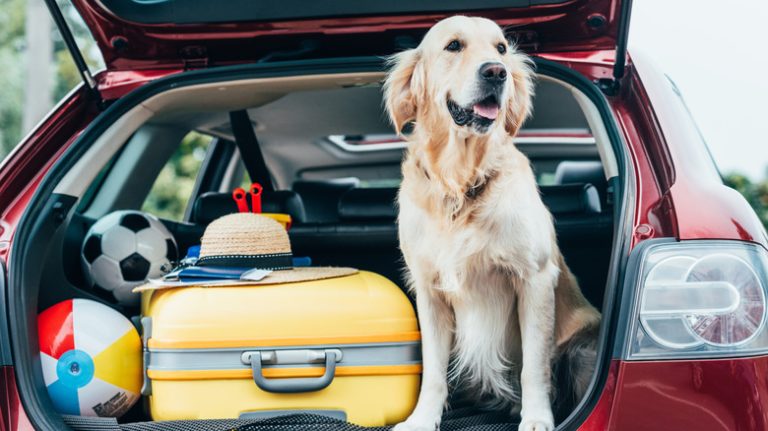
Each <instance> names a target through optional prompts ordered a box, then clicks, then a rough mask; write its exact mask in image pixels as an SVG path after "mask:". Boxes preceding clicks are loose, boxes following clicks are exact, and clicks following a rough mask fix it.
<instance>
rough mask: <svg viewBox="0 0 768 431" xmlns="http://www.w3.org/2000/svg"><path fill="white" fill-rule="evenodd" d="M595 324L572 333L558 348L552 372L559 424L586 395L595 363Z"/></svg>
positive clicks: (554, 404) (556, 419) (556, 415)
mask: <svg viewBox="0 0 768 431" xmlns="http://www.w3.org/2000/svg"><path fill="white" fill-rule="evenodd" d="M599 331H600V325H599V323H594V324H591V325H589V326H587V327H585V328H583V329H581V330H580V331H579V332H577V333H576V334H574V335H573V337H571V339H570V340H568V342H567V343H565V344H564V345H562V346H560V348H559V349H558V350H559V352H558V356H557V361H556V362H555V367H554V370H553V373H552V378H553V380H554V381H553V385H552V387H553V388H556V389H555V391H556V393H555V397H554V402H553V406H552V407H553V409H552V410H553V413H554V415H555V422H556V423H560V422H562V421H563V420H564V419H565V418H566V417H568V415H569V414H571V412H573V410H574V409H575V408H576V405H577V404H578V403H579V401H581V399H582V397H584V394H586V392H587V389H588V387H589V383H590V381H591V380H592V375H593V374H594V372H595V365H596V362H597V339H598V333H599Z"/></svg>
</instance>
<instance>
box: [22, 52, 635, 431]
mask: <svg viewBox="0 0 768 431" xmlns="http://www.w3.org/2000/svg"><path fill="white" fill-rule="evenodd" d="M534 62H535V64H536V67H537V69H538V72H539V73H542V74H544V75H547V76H550V77H553V78H556V79H560V80H562V81H564V82H568V83H569V84H571V85H573V86H574V87H575V88H576V89H578V90H579V91H581V92H583V93H584V94H585V95H586V96H587V97H588V98H589V99H590V100H592V102H593V103H595V105H596V107H597V109H598V111H599V113H600V115H601V118H602V120H603V123H604V124H605V127H606V131H607V133H608V136H609V139H610V140H611V144H612V146H613V149H614V152H615V154H616V156H617V162H618V170H619V177H618V178H616V179H614V180H613V181H614V182H617V183H618V184H615V186H616V187H615V190H617V197H616V199H617V200H616V201H617V202H621V203H622V205H616V211H617V215H618V216H617V217H616V218H615V219H616V220H618V221H619V222H618V223H617V227H618V230H617V231H616V233H615V235H614V242H615V244H616V246H615V247H614V250H613V255H612V258H611V270H610V274H609V278H608V284H607V286H608V291H607V294H606V300H605V303H604V304H605V305H604V307H603V316H604V318H603V323H602V326H601V340H600V344H601V345H600V348H601V350H600V353H601V354H600V355H599V356H598V364H597V369H598V373H596V376H595V377H594V378H593V382H592V384H591V386H590V389H589V394H588V395H587V396H586V397H585V399H584V400H582V402H581V403H580V404H579V406H578V408H577V409H576V410H575V411H574V413H572V414H571V415H570V416H569V417H568V418H567V419H566V420H565V421H564V422H563V423H562V424H561V425H560V426H559V427H558V429H563V430H564V429H574V428H576V427H578V425H580V424H581V423H582V422H583V421H584V420H585V419H586V418H587V416H588V415H589V413H590V412H591V411H592V409H593V407H594V405H595V404H596V403H597V400H598V399H599V397H600V394H601V392H602V391H601V389H602V387H603V385H604V383H605V380H606V378H607V375H608V370H609V367H608V365H609V363H610V360H611V354H612V352H613V340H612V339H611V338H612V337H613V334H615V327H616V321H617V319H618V309H617V308H618V307H616V305H617V304H618V303H619V301H616V300H615V298H616V297H617V296H618V294H620V292H616V290H617V288H619V287H620V286H621V283H620V282H621V279H622V274H623V271H624V267H625V263H626V256H628V254H629V238H631V235H630V233H631V232H629V231H628V229H631V220H632V216H633V214H632V211H631V207H630V204H629V203H631V202H634V188H628V187H627V183H625V180H626V181H632V178H633V176H632V175H630V173H629V172H628V169H630V167H629V165H628V163H627V161H628V155H627V150H626V147H625V146H624V144H623V141H622V139H621V135H620V134H619V131H618V129H617V125H616V121H615V119H614V118H613V116H612V111H611V109H610V107H609V106H608V103H607V101H606V100H605V98H604V96H603V94H602V93H601V92H600V91H599V89H598V88H597V87H596V86H595V85H594V84H593V83H592V82H590V81H589V80H587V79H586V78H585V77H584V76H583V75H580V74H579V73H577V72H575V71H573V70H571V69H569V68H567V67H565V66H562V65H560V64H558V63H554V62H551V61H548V60H543V59H539V58H536V59H534ZM384 67H385V65H384V60H383V59H381V58H371V57H366V58H335V59H322V60H301V61H290V62H280V63H259V64H249V65H238V66H227V67H219V68H214V69H205V70H195V71H188V72H185V73H183V74H177V75H172V76H168V77H165V78H161V79H158V80H156V81H153V82H150V83H148V84H146V85H144V86H142V87H139V88H138V89H136V90H134V91H133V92H131V93H129V94H128V95H126V96H125V97H123V98H121V99H119V100H117V101H115V102H114V103H112V104H111V105H110V106H109V107H108V108H107V109H106V110H105V111H103V112H102V113H101V114H100V115H99V116H98V117H96V118H95V119H94V120H93V121H92V122H91V124H90V125H89V126H88V127H87V128H86V129H85V130H84V131H83V133H82V134H81V135H80V137H79V138H78V139H77V140H76V141H75V142H74V143H73V144H72V145H71V146H70V147H69V148H68V149H67V150H66V151H65V153H64V154H63V155H62V156H61V158H60V159H59V160H58V161H57V162H56V163H55V164H54V166H53V168H52V169H51V170H50V172H49V173H48V174H47V175H46V176H45V178H44V179H43V181H42V183H41V184H40V186H39V187H38V189H37V190H36V191H35V194H34V196H33V198H32V200H31V201H30V204H29V207H28V209H27V211H26V212H25V213H24V215H23V216H22V219H21V221H20V223H19V227H18V230H17V233H16V235H15V237H16V238H17V240H16V241H15V242H14V244H13V249H12V255H13V256H44V253H45V248H46V246H47V244H46V243H45V242H42V241H38V242H33V241H30V240H29V239H30V238H49V237H51V236H52V235H51V233H52V232H53V231H55V229H56V228H57V227H58V226H59V225H60V224H61V222H62V221H63V220H64V219H65V218H66V216H67V214H68V212H69V211H71V210H72V206H73V205H74V203H75V202H76V198H75V197H72V196H65V195H55V194H54V193H53V191H54V189H55V187H56V186H57V185H58V183H59V181H60V180H61V179H62V178H63V176H64V175H65V174H66V172H67V171H68V170H69V169H70V168H71V167H72V165H73V164H74V163H75V162H76V161H77V160H79V159H80V158H81V157H82V156H83V155H84V153H85V152H86V151H87V150H88V149H89V148H90V147H91V145H92V144H93V142H94V141H95V140H96V139H97V138H98V137H99V136H100V135H101V134H102V133H104V132H105V130H106V129H107V128H109V127H110V126H111V125H112V124H113V123H114V121H115V120H116V119H118V118H119V117H120V116H122V115H124V114H125V113H126V112H127V111H128V110H130V109H131V108H133V107H134V106H136V105H138V104H139V103H141V102H142V101H144V100H146V99H148V98H149V97H152V96H154V95H156V94H159V93H162V92H164V91H167V90H169V89H176V88H180V87H185V86H191V85H197V84H205V83H212V82H222V81H234V80H242V79H255V78H261V77H282V76H305V75H321V74H339V73H363V72H371V71H380V70H384ZM27 263H28V259H20V258H17V259H12V260H11V272H10V274H11V277H10V280H9V286H10V289H9V302H8V304H9V315H10V318H11V319H10V330H11V331H12V334H13V335H14V336H13V337H12V338H11V341H12V342H11V347H12V352H13V360H14V363H15V364H16V367H17V373H16V378H17V385H18V387H19V394H20V397H21V402H22V405H23V406H24V408H25V410H26V412H27V414H28V416H29V419H30V421H33V423H34V424H35V426H36V427H37V428H39V429H45V430H49V429H50V430H61V429H67V427H66V425H65V424H64V422H63V421H62V419H61V416H60V415H58V414H57V413H55V410H54V409H53V406H52V404H51V401H50V399H49V398H48V394H47V391H46V389H45V386H44V384H43V377H42V371H41V369H40V365H39V357H38V351H37V350H38V349H37V345H38V342H37V332H36V328H37V322H36V317H37V295H38V289H39V280H40V274H39V268H37V267H35V266H34V265H27ZM22 286H23V287H24V288H22ZM606 334H608V335H609V336H608V337H606V336H605V335H606Z"/></svg>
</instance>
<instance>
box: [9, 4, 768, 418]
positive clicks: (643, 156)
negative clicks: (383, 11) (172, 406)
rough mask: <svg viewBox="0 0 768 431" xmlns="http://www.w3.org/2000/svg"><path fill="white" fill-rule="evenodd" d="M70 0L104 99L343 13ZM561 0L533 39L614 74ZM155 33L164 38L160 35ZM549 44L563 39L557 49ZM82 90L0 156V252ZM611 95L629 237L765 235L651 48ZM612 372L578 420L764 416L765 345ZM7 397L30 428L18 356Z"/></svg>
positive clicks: (604, 39)
mask: <svg viewBox="0 0 768 431" xmlns="http://www.w3.org/2000/svg"><path fill="white" fill-rule="evenodd" d="M74 2H75V4H76V5H77V6H78V8H79V9H80V11H81V12H83V14H84V15H85V16H86V21H89V22H91V21H93V22H95V21H100V22H101V24H100V25H101V26H102V30H100V31H98V32H95V36H96V39H97V41H98V42H99V45H100V47H101V48H102V50H104V53H105V57H106V59H107V65H108V70H107V71H105V72H103V73H101V74H100V75H98V76H97V77H96V78H97V81H98V83H99V89H100V91H101V94H102V97H104V99H106V100H112V99H117V98H120V97H122V96H124V95H125V94H127V93H129V92H130V91H132V90H134V89H135V88H137V87H139V86H141V85H143V84H145V83H147V82H149V81H152V80H154V79H157V78H160V77H163V76H168V75H171V74H175V73H180V72H182V70H183V66H184V61H183V60H182V59H181V58H180V57H179V55H178V52H179V51H178V49H177V48H179V47H182V46H187V45H188V44H205V45H207V46H209V47H210V46H213V45H214V44H215V43H217V42H216V41H221V40H224V39H226V40H224V41H223V42H222V43H223V44H224V45H223V48H222V52H225V53H226V55H222V56H221V57H220V58H221V59H222V61H221V63H219V62H213V63H214V64H225V63H228V62H248V61H252V60H253V59H252V58H248V53H247V51H245V50H243V48H244V47H247V46H249V45H248V44H249V43H253V42H247V41H245V40H241V39H242V38H244V37H251V36H254V35H257V34H279V33H287V32H290V33H291V34H295V33H296V32H306V33H315V32H319V33H324V34H330V33H334V32H336V33H338V32H340V31H342V28H341V27H342V23H340V22H339V21H338V20H314V21H307V22H299V23H278V24H274V25H266V24H258V25H257V24H251V25H246V24H242V25H235V26H190V27H189V28H184V29H182V31H179V29H169V28H167V27H164V26H154V27H152V28H149V27H151V26H137V25H131V24H128V23H123V24H122V25H119V24H118V23H117V21H119V20H116V18H114V17H109V19H107V18H106V17H105V14H107V12H104V11H103V10H99V6H98V2H86V1H85V0H74ZM585 3H586V2H584V1H574V2H571V3H569V4H570V5H572V6H574V7H575V8H576V10H579V8H580V7H581V8H583V7H584V5H585ZM595 4H596V6H594V7H595V8H596V9H594V8H593V9H590V11H591V13H593V12H594V11H595V10H601V11H602V12H604V13H605V14H606V16H608V17H609V23H610V25H609V26H608V27H609V28H610V29H612V28H613V25H614V24H613V23H614V21H615V15H616V8H617V6H615V4H616V3H614V2H610V1H608V0H604V1H600V2H596V3H595ZM601 8H602V9H601ZM556 9H557V8H552V9H551V10H550V12H553V13H552V14H547V13H539V12H541V11H539V12H537V13H538V15H536V19H535V20H532V19H531V17H532V16H533V15H526V16H527V17H528V18H529V21H527V22H528V24H530V26H531V27H530V28H537V29H540V30H541V35H540V36H541V37H543V35H544V29H549V30H547V31H549V32H550V33H548V34H549V35H550V36H548V37H550V39H549V40H547V39H540V40H539V41H540V44H539V45H537V46H536V47H535V49H534V50H533V51H535V52H538V53H539V54H538V55H540V56H541V57H544V58H546V59H549V60H552V61H555V62H558V63H560V64H562V65H565V66H567V67H569V68H571V69H573V70H576V71H578V72H579V73H581V74H583V75H584V76H586V77H587V78H589V79H591V80H594V79H601V78H610V77H611V76H612V67H613V59H614V52H613V51H612V50H611V49H606V48H608V47H609V45H610V44H609V43H608V42H609V41H612V40H613V37H612V36H613V34H611V31H613V30H608V31H607V32H606V33H605V34H603V35H602V36H594V37H592V38H588V37H586V36H584V33H578V32H577V34H581V35H582V36H584V37H582V38H581V39H578V38H574V40H572V41H567V40H566V39H567V38H566V37H565V35H564V34H565V33H566V32H565V31H563V32H561V33H558V32H557V31H556V30H552V26H556V25H562V24H563V23H567V22H570V21H568V20H566V18H564V17H557V16H556V14H555V13H554V12H555V11H556ZM517 12H519V11H517ZM576 13H586V12H585V10H582V11H581V12H576ZM505 14H506V15H505ZM488 15H489V16H492V17H494V18H497V19H499V20H501V21H503V20H505V19H507V20H513V19H516V18H515V17H520V16H522V15H519V14H513V13H512V12H511V11H497V12H494V13H489V14H488ZM513 15H514V17H513ZM439 18H440V16H437V15H429V16H416V17H410V18H403V17H399V18H398V19H397V22H395V23H392V22H387V19H386V17H375V18H350V19H346V20H343V26H349V25H353V24H354V25H355V26H357V27H355V29H356V30H355V31H359V32H365V31H378V30H382V29H384V28H385V27H386V28H388V29H392V28H402V27H407V26H416V27H425V26H428V25H429V24H431V23H432V22H434V21H435V20H437V19H439ZM537 20H538V21H537ZM505 22H508V21H505ZM291 26H295V27H291ZM536 26H539V27H536ZM548 26H549V27H548ZM145 27H146V28H145ZM225 27H226V28H225ZM570 30H573V28H571V29H570ZM582 30H583V29H582ZM171 35H173V37H171ZM558 35H559V36H558ZM115 36H123V37H126V38H127V39H128V41H129V45H128V46H129V48H128V49H127V50H125V51H121V52H120V53H119V54H118V53H117V52H114V51H113V49H112V48H111V45H109V41H110V38H113V37H115ZM158 41H162V43H158ZM155 43H158V45H155V46H154V47H153V44H155ZM161 45H162V46H161ZM553 47H559V48H562V49H563V51H559V52H555V50H554V49H552V48H553ZM238 49H240V51H238ZM209 52H210V51H209ZM227 55H228V56H229V57H227ZM237 55H240V57H238V56H237ZM210 65H211V64H209V66H210ZM85 93H86V91H85V90H82V89H81V90H79V91H76V92H74V93H73V94H72V95H71V96H70V98H69V99H68V100H67V101H66V102H65V103H63V104H61V105H60V106H59V107H57V108H56V109H55V110H54V112H53V113H52V114H51V115H50V116H49V117H48V118H47V119H46V120H45V121H44V122H43V123H42V124H41V125H40V126H39V127H38V128H37V129H36V130H35V131H34V132H33V134H32V135H31V136H30V137H28V138H27V139H26V140H25V141H24V142H22V143H21V144H20V145H19V147H18V149H17V150H16V152H15V153H14V154H13V155H12V156H11V157H9V158H8V159H7V160H6V162H5V163H4V164H3V165H2V166H0V211H1V212H0V259H1V260H7V259H8V258H9V257H8V255H7V253H8V250H9V248H10V247H9V246H10V242H11V241H12V238H13V232H14V231H15V229H16V226H17V224H18V220H19V217H20V215H21V214H22V213H23V211H24V210H25V208H26V206H27V204H28V202H29V200H30V198H31V196H32V193H33V192H34V189H35V187H36V186H37V184H39V182H40V180H41V178H42V177H43V175H45V173H46V172H47V170H48V169H49V168H50V166H51V165H52V164H53V163H54V162H55V161H56V159H57V158H58V157H59V155H60V154H61V153H62V152H63V151H64V150H65V149H66V147H67V146H68V145H69V144H70V143H71V142H72V141H73V139H74V138H75V137H76V136H77V135H78V134H79V133H80V132H81V131H82V129H83V128H84V127H86V126H87V125H88V123H89V122H90V121H91V120H92V119H93V118H94V117H95V114H96V113H97V110H96V105H95V103H94V102H92V101H88V100H87V98H86V97H85ZM607 99H608V102H609V104H610V107H611V108H612V110H613V114H614V116H615V119H616V122H617V125H618V127H619V130H620V131H621V133H622V138H623V140H624V142H625V144H626V147H627V148H628V150H629V156H630V160H631V169H630V171H629V172H630V174H631V175H633V178H632V180H633V181H634V183H635V190H636V194H635V195H634V196H633V197H632V198H634V201H633V202H630V206H631V207H632V208H633V213H634V219H633V220H632V223H631V224H632V230H631V232H632V233H633V234H632V238H631V246H632V247H634V246H636V245H637V244H638V243H640V242H641V241H644V240H647V239H650V238H662V237H676V238H679V239H734V240H744V241H751V242H755V243H759V244H761V245H762V246H763V247H768V238H766V235H765V231H764V230H763V228H762V227H761V226H760V224H759V221H758V219H757V217H756V215H755V213H754V211H753V210H752V209H751V208H750V207H749V206H748V205H747V203H746V201H744V200H743V199H742V198H741V197H739V196H738V194H736V192H735V191H733V190H731V189H729V188H727V187H726V186H724V185H722V184H721V183H720V181H719V179H718V176H717V173H716V172H715V171H714V170H713V167H712V164H711V161H710V160H709V159H708V156H707V153H706V149H705V147H704V146H703V145H702V143H701V139H700V137H699V136H698V133H697V132H696V130H695V128H694V126H693V124H692V123H691V120H690V118H689V117H688V114H687V112H686V111H685V108H684V106H683V105H682V104H681V103H680V102H679V100H678V98H677V95H675V93H674V91H673V89H672V86H671V84H670V83H669V82H668V80H667V79H666V77H665V76H664V75H663V74H661V73H659V72H658V71H657V70H656V69H655V68H654V67H653V66H652V65H651V64H650V62H649V61H648V60H647V59H646V58H645V57H643V56H640V55H638V56H635V57H633V58H632V59H631V61H630V62H629V65H628V68H627V71H626V75H625V77H624V78H623V81H622V85H621V90H620V92H619V93H618V95H616V96H613V97H607ZM624 317H626V316H624ZM607 372H608V375H607V378H606V380H605V384H604V385H603V387H602V389H601V393H600V396H599V399H598V401H597V403H596V404H595V405H594V406H593V407H592V410H591V412H590V413H589V415H588V417H587V419H586V420H585V421H584V422H583V423H582V424H581V425H580V426H579V428H578V429H580V430H590V431H591V430H594V431H597V430H605V429H612V430H622V431H624V430H630V431H631V430H664V429H675V430H679V429H696V430H724V429H744V430H763V429H766V428H768V380H766V377H765V376H766V375H768V357H749V358H732V359H718V360H677V361H633V362H626V361H621V360H617V359H614V360H613V361H612V362H611V364H610V366H609V369H608V371H607ZM0 400H2V404H0V410H1V411H0V413H2V421H0V425H2V427H3V428H0V430H8V431H15V430H26V429H31V425H30V423H29V421H28V420H27V418H26V416H25V415H24V411H23V408H22V406H21V403H20V401H19V396H18V393H17V391H16V386H15V384H14V374H13V369H12V367H2V372H1V373H0Z"/></svg>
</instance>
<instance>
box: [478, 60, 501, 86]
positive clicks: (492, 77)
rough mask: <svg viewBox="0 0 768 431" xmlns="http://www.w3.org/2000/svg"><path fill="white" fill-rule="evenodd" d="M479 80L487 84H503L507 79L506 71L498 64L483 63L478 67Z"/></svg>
mask: <svg viewBox="0 0 768 431" xmlns="http://www.w3.org/2000/svg"><path fill="white" fill-rule="evenodd" d="M480 78H481V79H483V80H485V81H488V82H493V83H497V82H504V80H506V79H507V69H506V68H505V67H504V65H503V64H501V63H499V62H488V63H483V65H482V66H480Z"/></svg>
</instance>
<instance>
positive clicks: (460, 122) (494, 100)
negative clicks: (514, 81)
mask: <svg viewBox="0 0 768 431" xmlns="http://www.w3.org/2000/svg"><path fill="white" fill-rule="evenodd" d="M499 110H500V107H499V99H498V97H497V96H496V95H495V94H491V95H489V96H486V97H485V98H483V99H481V100H480V101H478V102H476V103H474V104H473V105H471V106H470V107H467V108H464V107H461V106H459V105H458V104H457V103H456V102H454V101H453V100H451V98H450V97H449V98H448V111H449V112H450V113H451V117H453V122H454V123H456V125H457V126H469V125H474V126H475V127H477V128H480V129H483V128H487V127H488V126H490V125H491V123H493V122H494V121H495V120H496V118H497V117H498V116H499Z"/></svg>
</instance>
